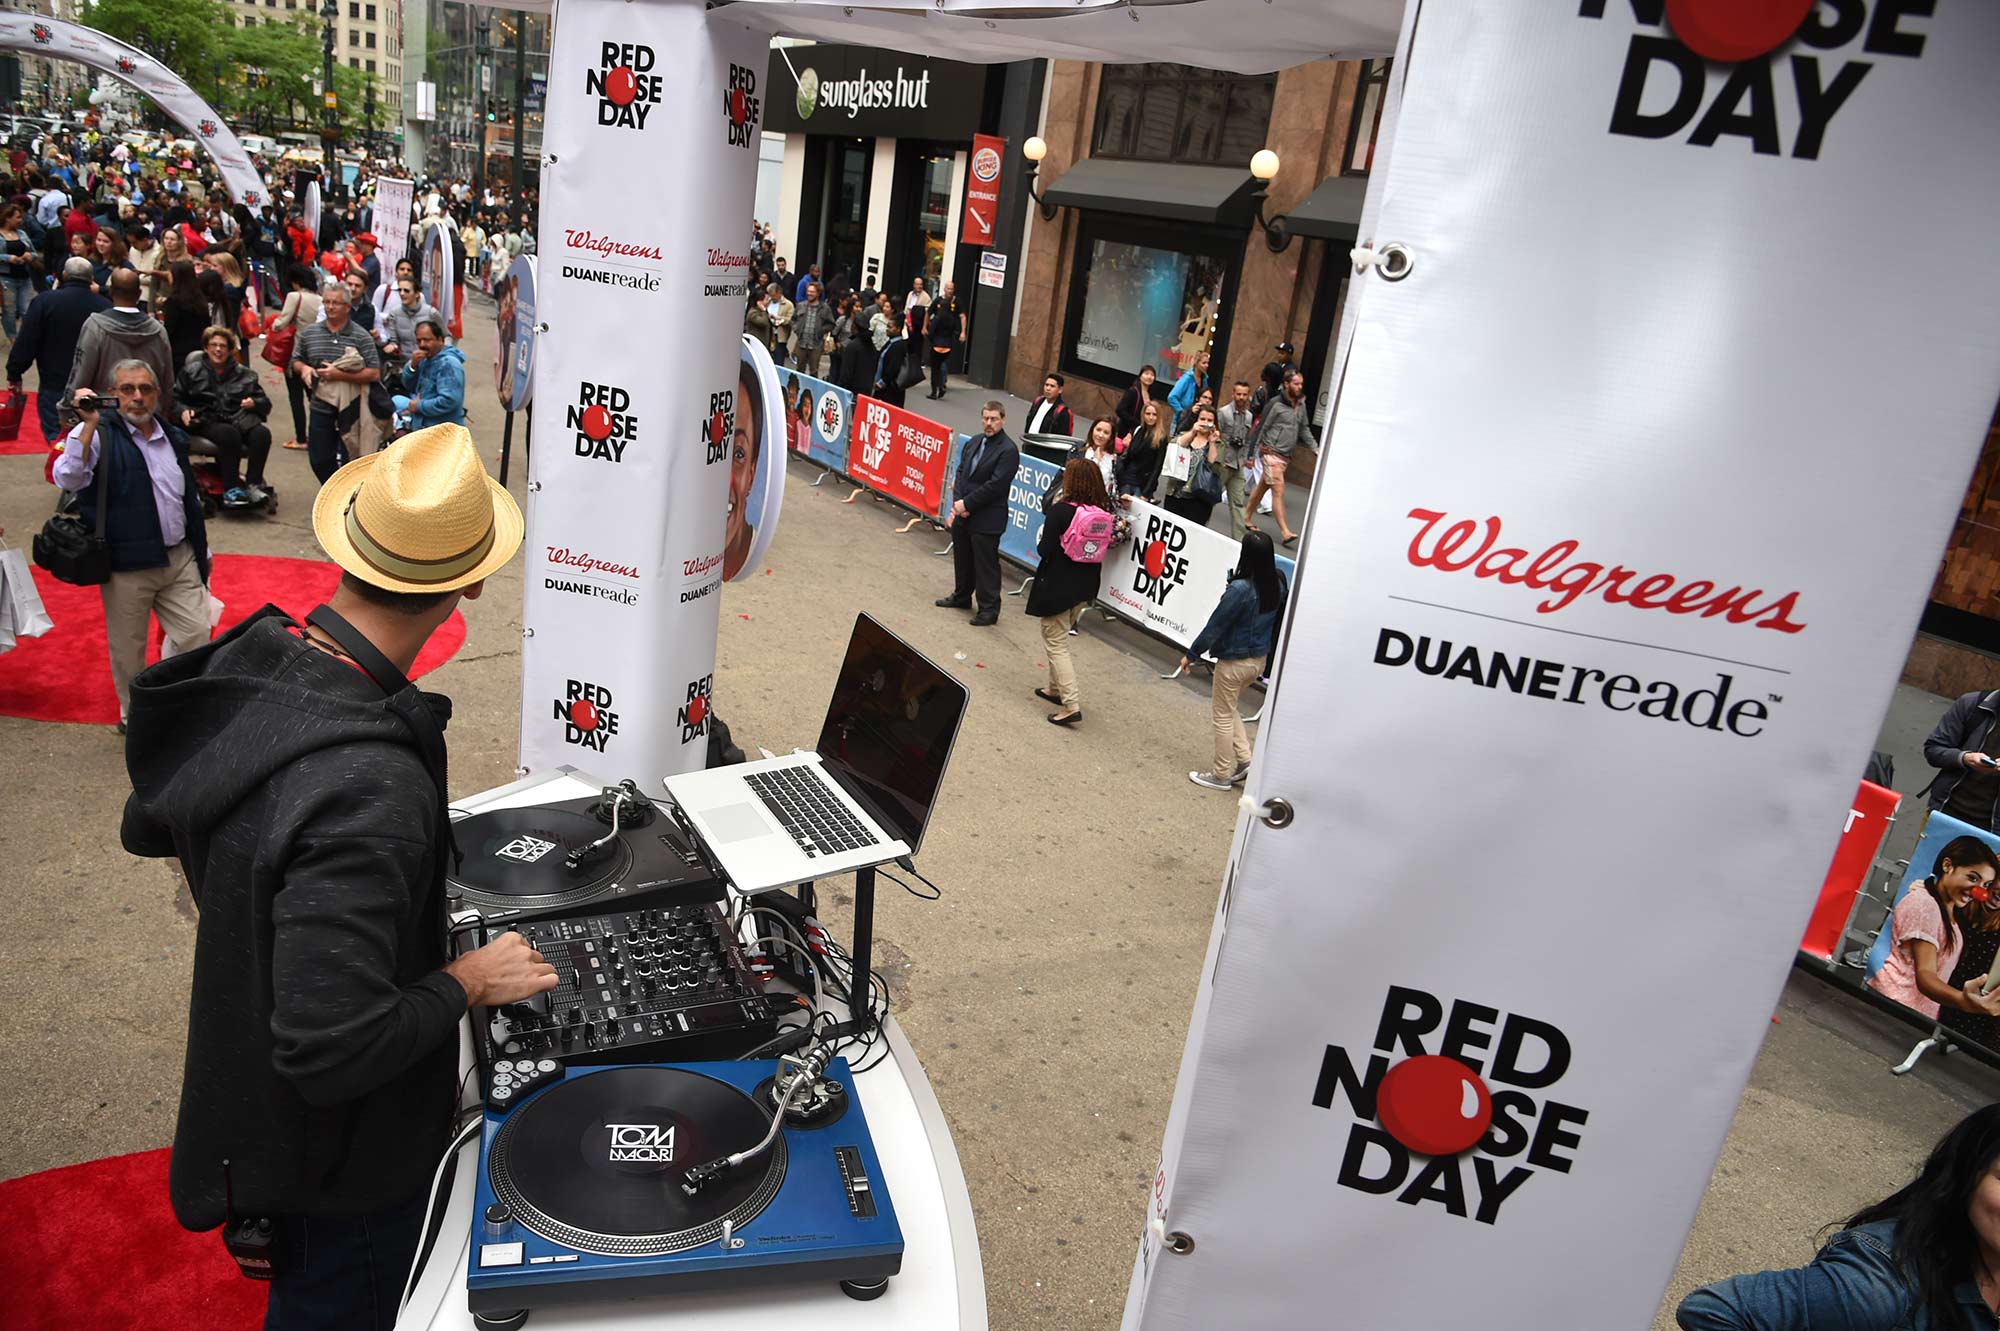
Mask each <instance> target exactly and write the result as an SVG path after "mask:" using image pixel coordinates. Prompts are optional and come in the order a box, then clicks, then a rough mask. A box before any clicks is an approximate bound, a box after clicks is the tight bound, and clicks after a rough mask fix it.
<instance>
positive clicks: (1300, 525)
mask: <svg viewBox="0 0 2000 1331" xmlns="http://www.w3.org/2000/svg"><path fill="white" fill-rule="evenodd" d="M924 391H925V392H928V391H930V390H929V389H928V388H926V389H925V390H924ZM993 401H998V402H999V403H1000V404H1001V405H1002V406H1004V407H1006V408H1007V433H1008V434H1010V435H1013V436H1014V438H1016V439H1019V438H1020V437H1021V434H1022V432H1023V431H1024V430H1025V429H1026V428H1027V424H1028V408H1029V406H1030V405H1031V404H1029V403H1027V402H1024V401H1022V400H1021V399H1020V398H1018V397H1015V396H1014V395H1013V394H1012V393H1008V392H1003V391H1002V390H1000V389H997V388H982V387H980V386H979V385H978V384H976V383H974V382H972V380H970V379H967V378H964V377H963V376H961V375H953V376H952V377H951V380H950V383H949V386H948V387H947V388H946V390H945V395H944V397H943V398H942V399H939V400H937V401H932V400H930V399H928V398H926V397H925V396H924V395H923V393H919V392H918V391H917V390H916V389H914V388H912V389H911V390H910V391H909V393H908V394H907V395H906V398H905V402H904V405H905V407H906V408H907V409H908V410H910V411H913V412H915V413H916V414H917V415H919V416H923V417H926V418H928V419H930V420H934V421H938V422H940V423H942V424H945V425H949V426H950V427H951V428H952V429H954V430H957V431H958V432H959V433H961V434H977V433H978V432H979V412H980V409H981V408H982V407H984V406H985V405H986V404H987V403H988V402H993ZM1089 431H1090V422H1089V421H1088V420H1086V419H1084V418H1083V417H1080V416H1079V417H1078V418H1077V422H1076V437H1077V438H1078V439H1082V438H1084V437H1085V436H1086V435H1087V434H1088V433H1089ZM1311 498H1312V491H1311V489H1310V488H1308V487H1307V486H1305V485H1302V484H1300V483H1299V482H1297V481H1288V482H1287V483H1286V485H1285V516H1286V517H1288V518H1290V519H1291V520H1292V530H1293V531H1303V530H1304V527H1305V520H1306V504H1307V503H1308V502H1309V501H1310V500H1311ZM1251 522H1252V525H1254V526H1257V527H1261V528H1263V529H1264V530H1265V531H1267V532H1269V533H1270V534H1271V539H1272V540H1273V541H1276V540H1277V539H1278V536H1279V531H1278V520H1277V518H1275V517H1274V516H1272V515H1271V514H1269V513H1263V514H1259V515H1258V516H1257V517H1255V518H1253V519H1251ZM1208 525H1209V527H1210V528H1212V529H1213V530H1215V531H1219V532H1225V533H1226V532H1227V531H1228V530H1229V509H1228V506H1227V505H1224V504H1217V505H1216V506H1215V510H1214V512H1212V513H1210V514H1209V515H1208ZM1297 552H1298V551H1297V548H1296V547H1294V548H1293V549H1292V550H1291V551H1285V550H1283V549H1282V547H1281V548H1280V553H1290V554H1297Z"/></svg>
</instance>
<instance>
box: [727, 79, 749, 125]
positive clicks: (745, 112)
mask: <svg viewBox="0 0 2000 1331" xmlns="http://www.w3.org/2000/svg"><path fill="white" fill-rule="evenodd" d="M749 118H750V107H749V104H748V103H746V102H745V101H744V100H743V89H741V88H737V89H735V90H733V91H732V92H731V93H730V94H729V123H730V124H732V125H740V124H742V123H743V122H744V121H745V120H748V119H749Z"/></svg>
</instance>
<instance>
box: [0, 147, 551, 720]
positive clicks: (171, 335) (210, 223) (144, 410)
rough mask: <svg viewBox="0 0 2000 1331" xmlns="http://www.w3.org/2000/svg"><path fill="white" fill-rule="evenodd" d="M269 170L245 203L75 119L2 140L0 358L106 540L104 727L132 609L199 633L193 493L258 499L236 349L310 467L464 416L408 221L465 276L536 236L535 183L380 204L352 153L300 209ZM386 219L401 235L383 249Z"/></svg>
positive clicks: (137, 624)
mask: <svg viewBox="0 0 2000 1331" xmlns="http://www.w3.org/2000/svg"><path fill="white" fill-rule="evenodd" d="M258 165H259V166H260V168H261V167H263V165H264V164H263V163H261V162H259V163H258ZM267 174H268V173H267ZM270 178H271V180H272V184H273V187H274V190H276V191H277V193H278V198H277V199H276V200H275V201H274V203H273V204H270V205H266V206H264V207H260V208H257V209H254V210H253V209H251V208H249V207H247V206H245V205H244V204H241V203H234V204H232V203H228V202H226V198H225V195H224V193H223V190H222V188H221V186H220V184H219V182H218V181H217V180H216V179H215V177H214V175H213V174H212V171H211V170H210V169H209V168H208V167H207V166H206V165H204V166H196V165H195V164H194V163H193V162H191V161H184V162H180V163H178V164H174V163H169V164H167V165H165V166H164V167H162V166H161V165H160V164H159V163H158V162H157V161H153V160H148V159H146V158H144V157H141V156H136V155H134V154H132V153H131V152H130V151H129V148H128V145H127V144H126V143H124V142H123V141H122V140H117V139H113V138H110V137H107V136H100V135H97V134H95V133H94V132H91V131H81V132H77V133H69V132H61V131H58V132H52V133H50V134H48V135H47V136H45V137H43V138H39V139H36V140H33V141H31V142H28V143H22V144H17V145H16V146H15V147H14V148H13V150H12V152H11V155H10V158H9V160H8V163H7V170H6V172H5V173H4V174H0V325H4V331H5V333H6V335H7V337H8V339H9V341H10V342H11V346H10V347H9V350H8V358H7V377H8V380H9V383H10V387H11V389H12V391H13V392H15V393H17V394H18V393H21V392H22V391H23V390H24V385H25V381H26V378H27V376H28V373H29V371H30V370H31V369H32V370H33V371H34V372H35V375H36V382H37V401H36V415H37V417H38V423H39V424H40V426H41V429H42V433H43V436H44V437H45V438H47V439H48V440H49V441H50V443H51V445H52V455H51V458H50V462H49V469H48V476H49V479H50V480H51V481H52V482H53V483H54V484H55V485H56V486H57V487H58V489H59V490H61V491H62V492H64V494H65V495H66V496H68V499H67V500H66V501H65V502H66V504H67V505H68V507H69V508H70V510H71V511H72V512H73V513H74V514H75V515H76V517H77V518H78V519H79V520H80V521H81V523H82V524H83V526H84V527H85V528H86V529H87V530H88V531H90V532H91V533H92V534H93V535H96V536H99V537H101V538H102V539H103V540H104V541H105V542H106V543H107V547H108V551H109V558H110V566H111V575H110V579H109V581H108V582H106V583H105V584H103V586H102V595H103V600H104V607H105V620H106V634H107V639H108V647H109V651H110V657H111V665H112V680H113V685H114V687H115V689H116V691H117V694H118V711H119V727H120V729H121V731H122V730H123V729H124V727H125V725H126V719H127V717H128V716H129V713H130V708H131V681H132V679H133V677H134V676H135V675H136V674H137V673H138V671H139V670H140V668H141V667H142V666H143V664H144V659H145V650H146V638H147V632H148V621H149V619H150V618H152V617H154V616H157V617H158V619H159V621H160V623H161V626H162V628H163V630H164V631H165V634H166V638H167V643H168V651H169V654H171V652H172V650H173V649H175V648H176V647H178V648H180V649H186V648H188V647H191V646H195V645H198V644H199V643H201V642H204V641H206V640H207V638H208V634H209V628H210V616H209V612H208V604H209V597H208V595H207V590H206V588H207V582H208V576H209V569H210V551H209V541H208V530H207V519H208V517H209V515H211V514H213V513H215V512H230V513H254V512H262V511H268V509H269V507H270V506H271V505H272V504H273V503H274V502H275V498H276V487H275V486H274V485H273V484H272V482H271V479H270V476H269V474H268V471H267V468H268V465H269V460H270V455H271V451H272V448H273V446H274V437H273V430H272V423H271V422H272V416H273V411H274V409H275V404H274V402H273V393H272V392H271V391H269V390H267V388H266V386H265V384H264V382H263V380H262V379H261V377H260V375H259V374H258V372H257V369H256V368H255V361H254V360H253V356H255V357H256V358H258V359H261V360H262V361H264V362H266V363H268V364H269V365H271V366H272V367H274V369H275V370H277V371H278V372H279V373H280V374H281V375H282V379H283V383H284V385H285V396H286V398H287V399H288V403H287V404H288V406H289V408H290V424H291V430H290V437H289V438H288V439H286V440H285V442H284V447H286V448H292V449H300V450H303V451H305V452H306V454H307V458H308V461H309V463H310V466H311V469H312V472H313V475H314V477H315V479H316V480H317V481H319V482H324V481H326V480H327V479H328V478H329V477H331V476H332V475H333V474H334V473H335V472H336V471H338V470H339V469H340V468H341V467H342V466H344V465H345V464H346V463H347V462H348V461H349V460H350V459H352V458H354V457H359V456H363V455H366V454H369V453H371V452H374V451H377V450H379V449H380V448H381V447H382V446H384V445H385V444H386V443H388V442H389V441H391V440H393V439H394V438H396V437H398V436H399V435H401V434H403V433H405V432H408V431H411V430H420V429H424V428H427V427H430V426H435V425H442V424H456V425H463V424H464V423H465V420H466V403H465V358H464V355H463V353H462V352H461V351H460V350H459V349H458V348H457V347H456V346H454V345H452V338H453V335H454V334H453V329H454V326H455V324H456V322H457V320H456V314H457V311H456V309H455V308H454V309H453V310H452V311H449V312H441V311H439V310H436V309H433V308H432V307H431V305H430V304H429V302H428V301H427V300H426V298H425V296H424V292H425V290H426V289H427V288H426V284H425V281H424V278H425V274H424V273H423V271H422V268H423V264H424V262H425V257H424V256H425V249H424V246H423V244H422V241H423V239H424V235H425V232H426V230H427V229H429V228H432V227H438V228H440V229H441V230H442V231H443V233H444V235H445V237H446V243H445V244H444V246H443V247H442V251H441V252H442V253H443V254H445V255H447V256H448V257H447V258H446V259H445V260H444V261H445V262H449V263H450V264H451V265H452V266H453V269H454V273H455V274H458V273H462V274H463V276H464V278H465V279H466V281H467V283H468V284H473V283H476V282H478V281H481V280H483V279H484V276H485V274H486V272H487V271H488V270H489V268H490V266H491V265H492V264H494V263H495V262H501V266H503V267H504V262H502V261H501V260H500V259H499V258H498V256H501V255H506V254H508V253H510V252H512V253H518V252H520V248H519V247H520V246H521V244H522V240H521V236H522V234H523V233H524V232H525V233H526V234H527V235H528V236H530V237H531V236H532V216H533V211H532V209H533V198H532V192H530V195H529V196H528V198H527V199H526V200H524V202H526V203H527V205H528V206H527V208H525V209H521V208H517V207H516V206H515V205H514V204H513V202H512V201H503V200H501V199H499V198H496V197H495V196H494V195H493V194H492V193H491V192H490V191H489V192H487V193H486V194H484V195H479V196H475V194H474V191H473V190H472V189H471V188H470V187H469V186H467V185H466V184H465V183H464V182H459V181H452V180H439V181H427V182H424V183H423V184H421V185H420V186H415V187H413V193H414V201H413V203H412V206H411V209H410V213H411V215H410V216H409V217H402V216H396V217H389V216H378V215H377V212H376V209H375V206H374V183H375V179H376V178H377V177H373V176H369V175H365V174H364V175H362V176H361V177H360V178H358V179H356V180H355V181H353V182H352V183H351V185H349V186H347V187H342V186H339V185H332V184H329V187H328V190H327V196H326V198H325V199H324V201H323V203H322V204H321V206H320V207H319V209H318V216H317V219H316V220H317V225H316V226H315V225H312V224H310V222H309V220H308V207H309V202H308V200H307V198H305V197H302V195H303V190H304V184H303V181H302V180H300V179H296V178H294V179H292V180H289V181H288V180H286V179H284V178H282V177H278V176H275V175H273V176H271V177H270ZM517 218H518V219H523V220H521V221H518V222H517V221H515V220H514V219H517ZM488 225H491V226H492V227H493V232H492V235H493V236H494V237H495V238H496V239H497V240H498V241H499V246H498V248H497V249H489V248H488V247H487V244H486V238H487V234H488V233H487V230H486V228H487V227H488ZM517 227H518V228H519V229H518V230H517ZM392 228H393V234H397V235H399V236H400V238H401V239H402V240H403V241H404V245H403V250H404V254H405V256H406V257H403V258H401V259H399V260H398V261H397V262H396V263H395V264H394V265H393V266H392V268H391V269H390V271H388V272H384V270H383V265H382V261H381V258H380V255H379V251H380V249H381V248H382V246H381V239H380V236H379V235H378V231H381V232H389V231H390V230H391V229H392ZM527 243H528V244H529V245H530V246H531V245H532V240H529V241H528V242H527ZM510 244H511V245H512V246H513V247H514V248H513V249H512V250H511V251H510V250H509V246H510ZM433 261H435V260H433ZM461 289H462V288H461ZM454 304H455V303H454Z"/></svg>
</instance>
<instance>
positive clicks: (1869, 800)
mask: <svg viewBox="0 0 2000 1331" xmlns="http://www.w3.org/2000/svg"><path fill="white" fill-rule="evenodd" d="M1902 802H1903V797H1902V796H1901V795H1898V794H1897V793H1896V792H1895V791H1893V790H1889V789H1886V788H1884V787H1882V786H1878V785H1876V784H1875V783H1874V782H1873V781H1863V782H1862V783H1861V788H1860V789H1859V790H1857V791H1856V792H1855V793H1854V804H1853V806H1852V807H1851V808H1849V809H1848V811H1847V821H1846V824H1845V825H1844V826H1843V827H1842V828H1841V832H1840V843H1839V845H1838V846H1837V847H1836V848H1835V850H1834V852H1833V864H1832V865H1831V866H1829V867H1828V869H1827V871H1826V881H1825V882H1824V883H1822V884H1821V885H1820V889H1819V904H1817V905H1815V906H1814V907H1813V913H1812V918H1811V919H1810V920H1808V921H1806V932H1805V937H1804V938H1803V939H1802V940H1801V941H1800V943H1799V951H1801V952H1804V953H1805V954H1807V955H1808V956H1814V957H1818V958H1819V959H1820V960H1821V961H1832V960H1833V957H1834V953H1836V952H1838V951H1839V950H1840V948H1841V934H1842V933H1843V932H1844V931H1845V930H1846V928H1847V917H1848V916H1849V915H1852V914H1853V913H1854V900H1855V898H1856V897H1858V896H1860V895H1861V890H1862V889H1863V888H1864V887H1866V886H1867V885H1868V874H1869V872H1870V871H1871V870H1872V869H1873V868H1874V867H1875V856H1876V855H1877V854H1878V853H1879V852H1880V851H1881V849H1882V839H1883V838H1884V837H1886V836H1888V835H1889V825H1890V824H1891V823H1893V822H1895V821H1896V809H1897V808H1898V807H1899V806H1900V805H1901V804H1902Z"/></svg>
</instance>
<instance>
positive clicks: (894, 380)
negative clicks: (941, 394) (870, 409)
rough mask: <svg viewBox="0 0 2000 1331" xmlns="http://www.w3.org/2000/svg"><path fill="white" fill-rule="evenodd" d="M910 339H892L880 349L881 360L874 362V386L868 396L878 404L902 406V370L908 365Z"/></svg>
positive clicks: (903, 337) (904, 337)
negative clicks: (885, 403)
mask: <svg viewBox="0 0 2000 1331" xmlns="http://www.w3.org/2000/svg"><path fill="white" fill-rule="evenodd" d="M910 355H911V351H910V339H909V336H908V334H904V335H901V336H898V337H896V338H895V339H893V340H892V341H891V342H890V343H889V345H888V346H886V347H883V348H882V355H881V358H880V359H879V360H878V361H877V362H876V366H877V368H876V371H875V373H876V375H877V378H876V380H875V385H874V387H873V389H872V390H870V392H869V394H868V395H869V396H870V397H872V398H874V399H876V400H877V401H879V402H887V403H888V404H889V405H890V406H892V407H900V406H902V405H903V383H902V380H903V370H904V366H905V365H906V364H907V363H908V361H909V357H910Z"/></svg>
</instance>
